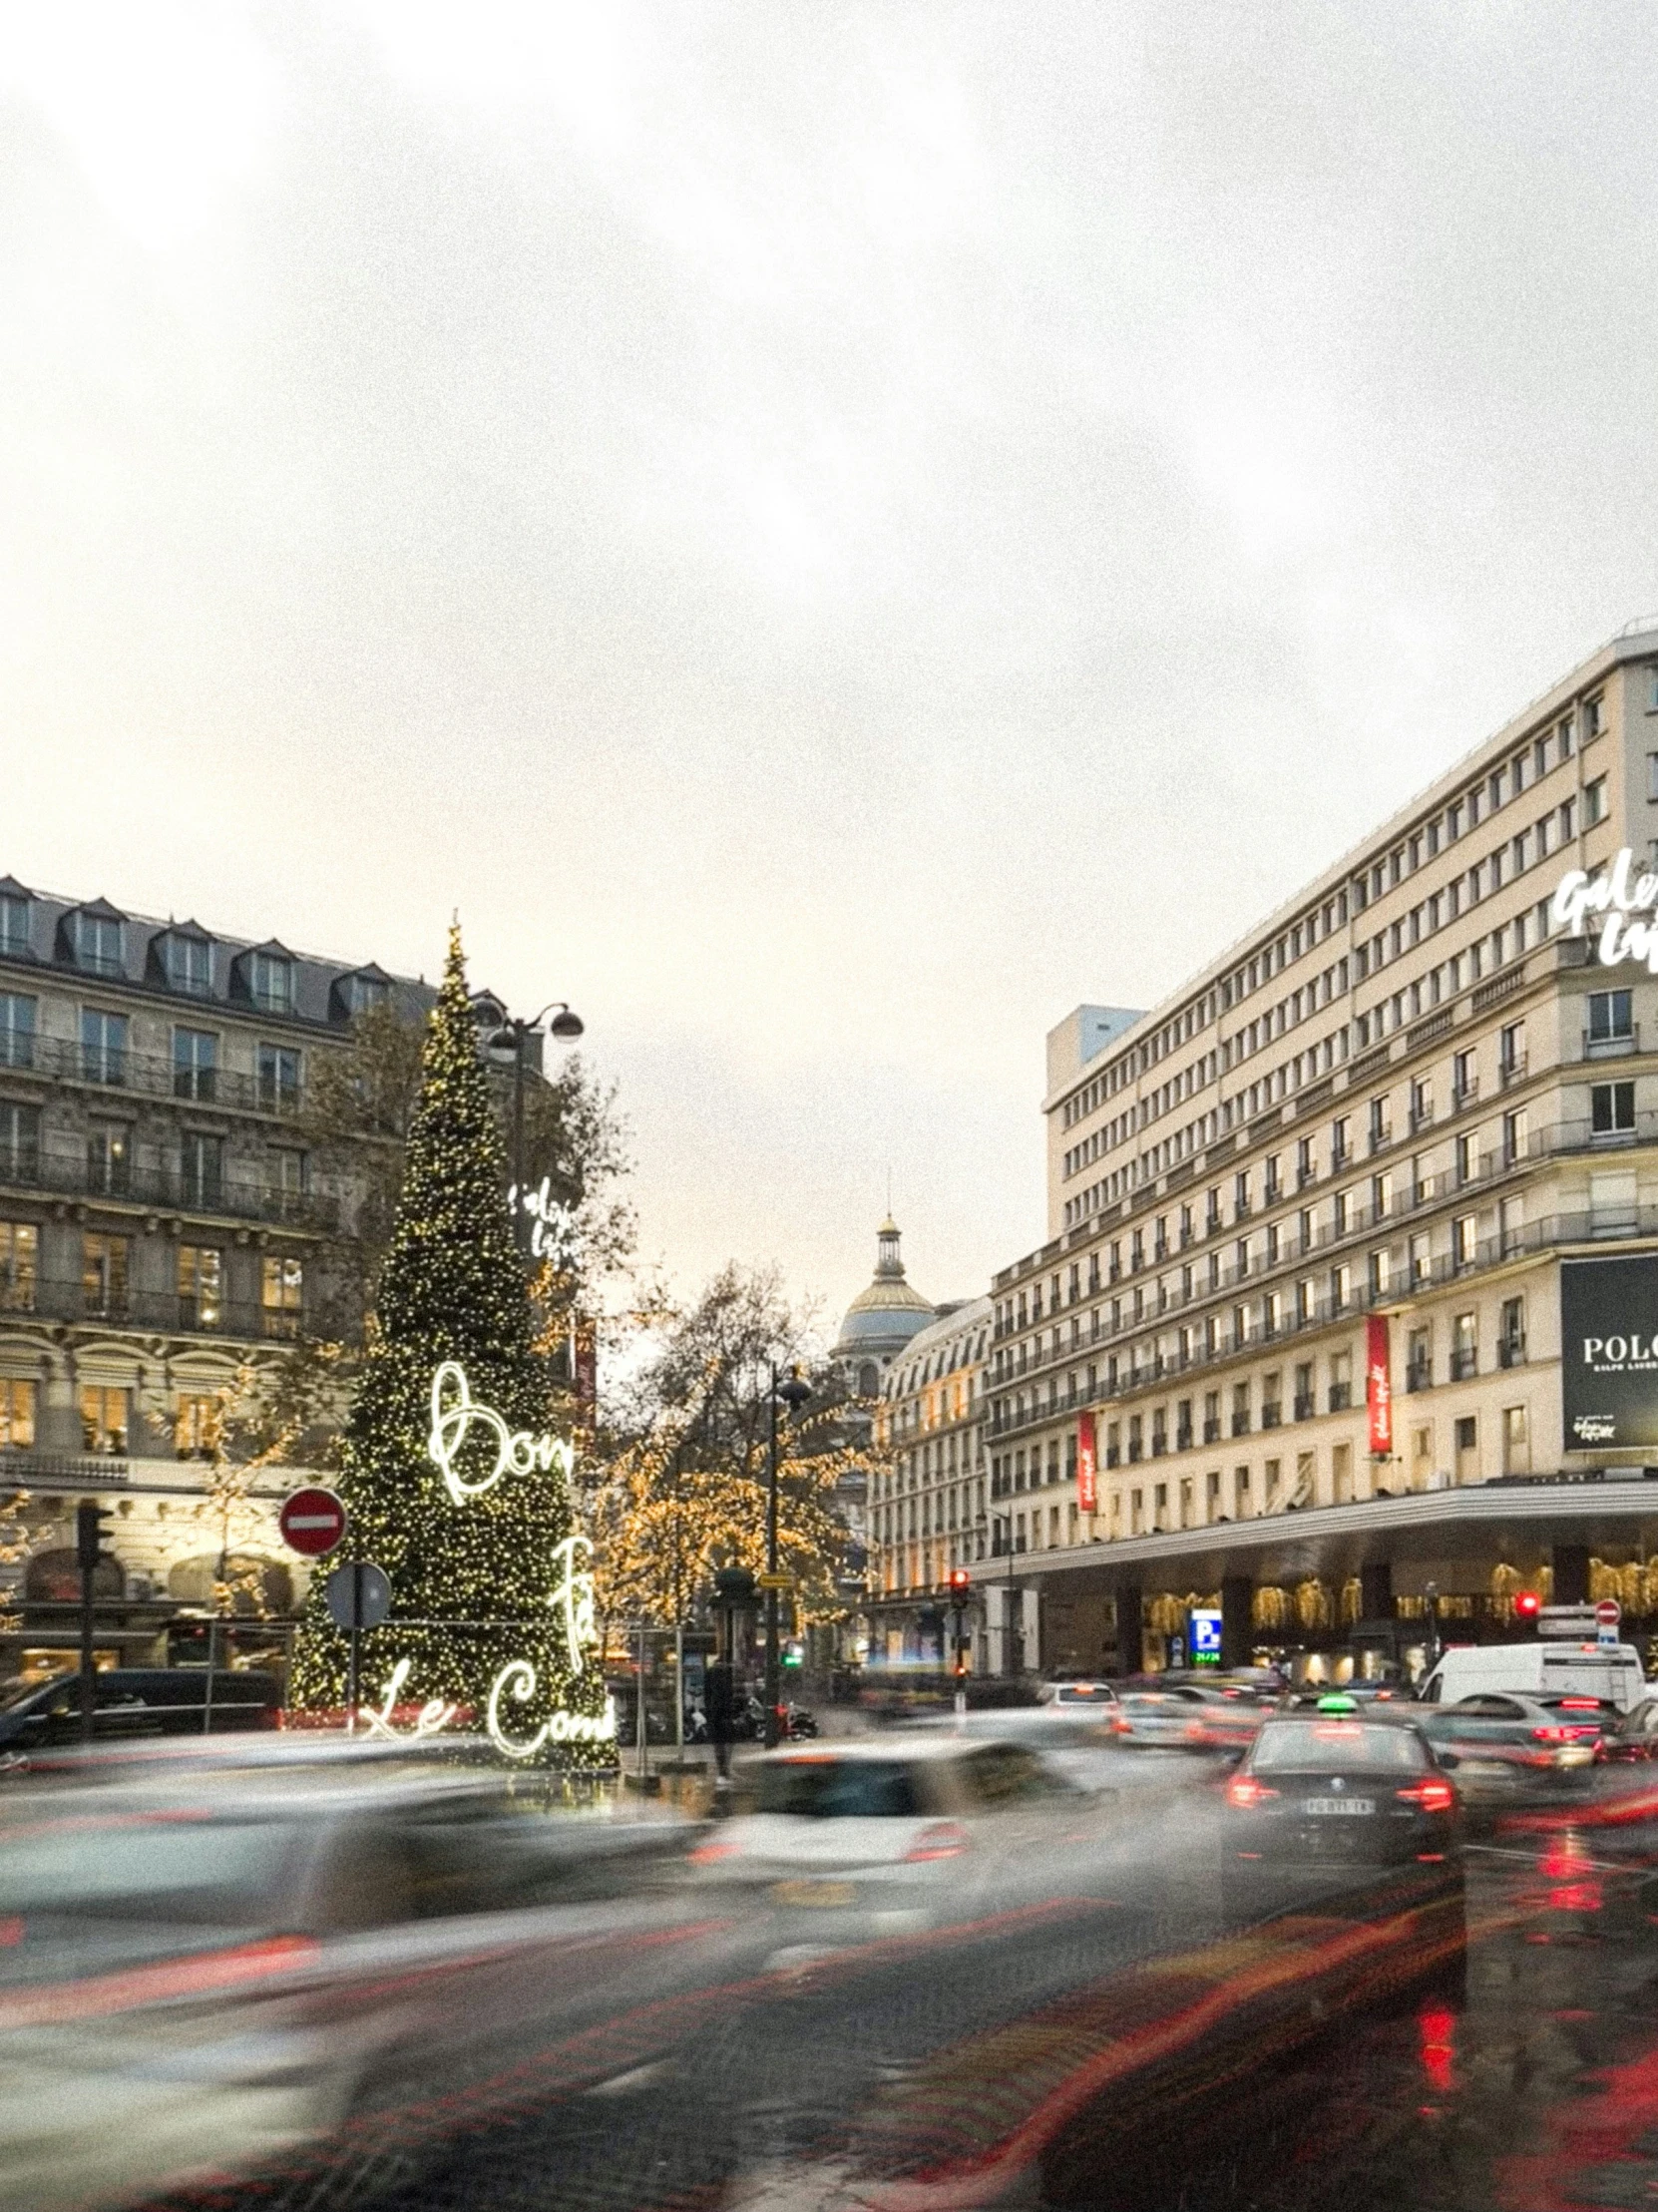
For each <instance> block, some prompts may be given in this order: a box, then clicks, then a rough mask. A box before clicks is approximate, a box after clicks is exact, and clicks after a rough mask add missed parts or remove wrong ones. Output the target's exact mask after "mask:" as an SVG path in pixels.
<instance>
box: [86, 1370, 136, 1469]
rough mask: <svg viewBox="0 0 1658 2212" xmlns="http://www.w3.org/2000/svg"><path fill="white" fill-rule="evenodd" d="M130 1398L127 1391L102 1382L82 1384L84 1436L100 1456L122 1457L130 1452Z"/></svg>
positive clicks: (94, 1452)
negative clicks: (128, 1408)
mask: <svg viewBox="0 0 1658 2212" xmlns="http://www.w3.org/2000/svg"><path fill="white" fill-rule="evenodd" d="M127 1407H128V1401H127V1393H126V1391H125V1390H114V1389H111V1388H108V1387H107V1386H106V1385H104V1384H102V1383H84V1384H83V1385H82V1386H81V1435H82V1439H83V1441H84V1443H85V1445H86V1449H87V1450H88V1451H89V1452H90V1453H91V1454H92V1455H93V1456H94V1458H96V1459H111V1458H113V1459H121V1458H124V1457H125V1456H126V1451H127V1433H128V1429H127V1425H128V1410H127Z"/></svg>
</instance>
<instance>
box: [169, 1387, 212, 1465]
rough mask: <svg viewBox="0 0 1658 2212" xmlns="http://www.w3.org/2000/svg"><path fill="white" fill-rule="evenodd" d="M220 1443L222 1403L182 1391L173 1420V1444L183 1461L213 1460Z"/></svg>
mask: <svg viewBox="0 0 1658 2212" xmlns="http://www.w3.org/2000/svg"><path fill="white" fill-rule="evenodd" d="M217 1441H218V1400H217V1399H216V1398H213V1397H209V1396H208V1395H207V1393H206V1392H203V1391H194V1390H186V1391H181V1392H180V1393H179V1404H178V1407H177V1409H176V1410H175V1412H174V1416H173V1442H174V1448H175V1450H176V1451H177V1452H178V1455H179V1457H180V1459H182V1460H210V1459H211V1458H212V1457H213V1451H214V1447H215V1445H216V1443H217Z"/></svg>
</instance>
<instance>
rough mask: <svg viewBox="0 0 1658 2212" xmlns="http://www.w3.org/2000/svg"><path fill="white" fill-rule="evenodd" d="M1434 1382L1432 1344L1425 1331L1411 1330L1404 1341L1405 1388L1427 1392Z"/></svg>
mask: <svg viewBox="0 0 1658 2212" xmlns="http://www.w3.org/2000/svg"><path fill="white" fill-rule="evenodd" d="M1433 1382H1434V1343H1433V1337H1432V1334H1431V1332H1430V1331H1429V1330H1427V1329H1413V1330H1412V1331H1411V1334H1410V1336H1409V1338H1408V1339H1407V1340H1406V1353H1405V1387H1406V1389H1407V1390H1429V1389H1431V1388H1432V1387H1433Z"/></svg>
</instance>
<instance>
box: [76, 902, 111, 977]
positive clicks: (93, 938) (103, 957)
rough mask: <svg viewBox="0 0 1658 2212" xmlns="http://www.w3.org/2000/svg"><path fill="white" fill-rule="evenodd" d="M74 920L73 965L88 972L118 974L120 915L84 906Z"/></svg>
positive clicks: (99, 974)
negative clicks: (100, 911)
mask: <svg viewBox="0 0 1658 2212" xmlns="http://www.w3.org/2000/svg"><path fill="white" fill-rule="evenodd" d="M73 922H74V937H73V943H74V947H75V965H76V967H77V968H84V969H85V970H86V972H87V974H88V975H93V976H119V975H120V974H121V973H122V967H123V964H122V958H121V927H122V925H121V921H120V918H119V917H118V916H116V915H114V914H105V913H99V912H97V911H96V910H93V909H90V908H85V907H83V908H82V909H81V911H80V912H79V913H78V914H76V915H75V916H74V918H73Z"/></svg>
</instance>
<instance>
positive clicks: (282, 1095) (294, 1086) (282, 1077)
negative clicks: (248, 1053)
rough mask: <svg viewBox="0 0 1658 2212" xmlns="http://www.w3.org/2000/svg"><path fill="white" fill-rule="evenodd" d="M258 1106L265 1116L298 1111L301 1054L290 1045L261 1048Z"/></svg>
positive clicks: (259, 1053)
mask: <svg viewBox="0 0 1658 2212" xmlns="http://www.w3.org/2000/svg"><path fill="white" fill-rule="evenodd" d="M258 1104H260V1108H263V1110H265V1112H296V1110H298V1053H296V1051H294V1049H292V1047H287V1044H260V1047H258Z"/></svg>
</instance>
